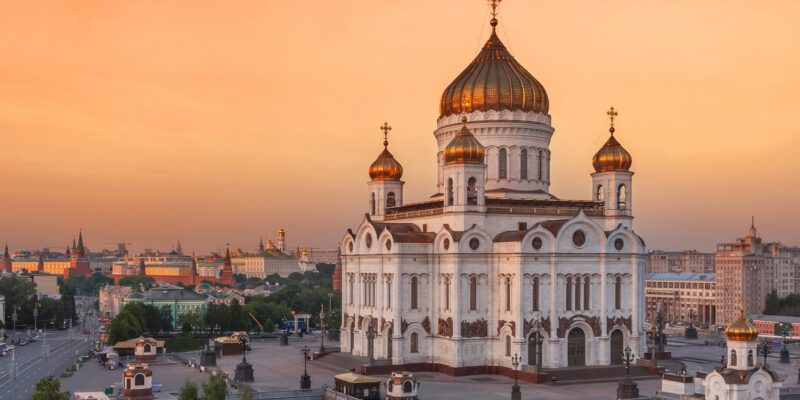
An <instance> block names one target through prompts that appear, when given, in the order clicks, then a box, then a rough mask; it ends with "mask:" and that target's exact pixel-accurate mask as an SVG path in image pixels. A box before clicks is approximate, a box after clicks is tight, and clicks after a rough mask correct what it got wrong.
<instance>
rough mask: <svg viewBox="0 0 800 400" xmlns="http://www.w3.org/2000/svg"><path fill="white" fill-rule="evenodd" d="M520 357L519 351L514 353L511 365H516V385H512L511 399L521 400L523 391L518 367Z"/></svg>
mask: <svg viewBox="0 0 800 400" xmlns="http://www.w3.org/2000/svg"><path fill="white" fill-rule="evenodd" d="M519 361H520V357H519V356H518V355H517V353H514V357H511V365H513V366H514V386H511V400H520V399H522V393H521V392H520V391H519V383H518V381H517V368H518V367H519Z"/></svg>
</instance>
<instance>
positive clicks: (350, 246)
mask: <svg viewBox="0 0 800 400" xmlns="http://www.w3.org/2000/svg"><path fill="white" fill-rule="evenodd" d="M347 249H348V250H350V251H351V252H352V251H353V242H350V244H349V245H348V246H347Z"/></svg>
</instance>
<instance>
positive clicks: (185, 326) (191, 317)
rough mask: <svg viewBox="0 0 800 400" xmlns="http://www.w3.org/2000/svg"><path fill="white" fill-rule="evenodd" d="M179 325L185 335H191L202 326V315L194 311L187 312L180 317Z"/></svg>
mask: <svg viewBox="0 0 800 400" xmlns="http://www.w3.org/2000/svg"><path fill="white" fill-rule="evenodd" d="M178 325H180V326H181V331H183V334H184V335H189V334H190V333H192V331H193V330H194V329H195V327H197V326H198V325H200V315H199V314H198V313H196V312H194V311H187V312H185V313H183V314H180V315H178Z"/></svg>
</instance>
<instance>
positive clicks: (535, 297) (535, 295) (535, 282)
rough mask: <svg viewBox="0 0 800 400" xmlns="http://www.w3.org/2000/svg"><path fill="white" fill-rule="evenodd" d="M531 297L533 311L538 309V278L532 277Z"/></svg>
mask: <svg viewBox="0 0 800 400" xmlns="http://www.w3.org/2000/svg"><path fill="white" fill-rule="evenodd" d="M531 297H532V298H533V311H539V278H538V277H537V278H533V290H532V291H531Z"/></svg>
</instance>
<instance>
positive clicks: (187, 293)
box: [122, 287, 209, 329]
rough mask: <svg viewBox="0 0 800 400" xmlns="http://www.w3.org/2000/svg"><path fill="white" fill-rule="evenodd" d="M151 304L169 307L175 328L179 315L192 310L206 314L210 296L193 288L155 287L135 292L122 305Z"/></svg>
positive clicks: (158, 306) (201, 314)
mask: <svg viewBox="0 0 800 400" xmlns="http://www.w3.org/2000/svg"><path fill="white" fill-rule="evenodd" d="M134 301H136V302H141V303H144V304H150V305H153V306H155V307H157V308H165V307H166V308H167V309H168V310H169V312H170V315H171V316H172V327H173V329H174V328H175V327H177V326H178V317H179V316H180V315H181V314H183V313H186V312H189V311H192V312H195V313H199V314H200V316H201V317H202V316H203V315H205V310H206V306H207V304H208V302H209V299H208V296H206V295H202V294H199V293H195V292H193V291H191V290H185V289H182V288H174V287H154V288H152V289H150V290H148V291H147V292H145V293H139V292H133V293H131V294H129V295H128V296H126V297H125V298H124V299H123V300H122V306H123V307H124V306H125V304H127V303H130V302H134Z"/></svg>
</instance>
